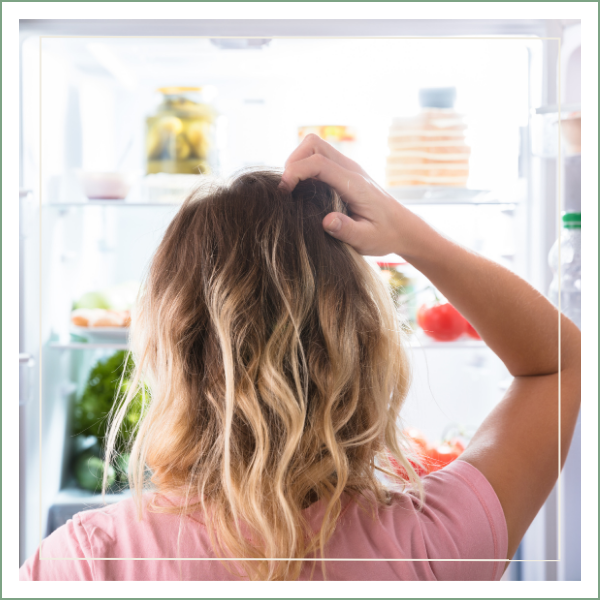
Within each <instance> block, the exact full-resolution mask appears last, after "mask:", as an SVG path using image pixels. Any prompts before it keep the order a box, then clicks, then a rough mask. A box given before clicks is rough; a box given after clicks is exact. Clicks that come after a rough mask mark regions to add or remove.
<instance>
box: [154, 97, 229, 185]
mask: <svg viewBox="0 0 600 600" xmlns="http://www.w3.org/2000/svg"><path fill="white" fill-rule="evenodd" d="M158 91H159V92H160V93H161V94H162V95H163V100H162V102H161V104H160V105H159V106H158V107H157V109H156V111H155V113H154V114H153V115H151V116H149V117H148V118H147V119H146V173H148V174H151V173H187V174H198V173H205V174H208V173H211V172H213V171H214V170H215V164H214V163H215V156H216V154H215V143H214V140H215V120H216V117H217V113H216V111H215V109H214V108H213V107H212V106H211V105H210V104H208V103H207V102H204V101H203V98H202V94H201V92H202V88H199V87H163V88H159V90H158Z"/></svg>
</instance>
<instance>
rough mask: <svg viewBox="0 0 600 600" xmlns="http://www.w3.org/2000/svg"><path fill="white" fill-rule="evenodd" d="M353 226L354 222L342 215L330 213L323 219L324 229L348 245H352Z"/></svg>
mask: <svg viewBox="0 0 600 600" xmlns="http://www.w3.org/2000/svg"><path fill="white" fill-rule="evenodd" d="M353 225H354V221H352V219H351V218H350V217H348V216H347V215H343V214H342V213H337V212H333V213H329V214H328V215H327V216H326V217H325V218H324V219H323V229H325V231H326V232H327V233H328V234H329V235H331V236H333V237H334V238H337V239H338V240H341V241H342V242H346V243H350V238H351V237H352V230H353Z"/></svg>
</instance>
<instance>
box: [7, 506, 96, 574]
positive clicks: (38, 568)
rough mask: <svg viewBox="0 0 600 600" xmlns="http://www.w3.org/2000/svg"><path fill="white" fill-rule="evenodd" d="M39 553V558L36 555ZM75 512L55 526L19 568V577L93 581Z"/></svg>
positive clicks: (78, 520) (89, 562)
mask: <svg viewBox="0 0 600 600" xmlns="http://www.w3.org/2000/svg"><path fill="white" fill-rule="evenodd" d="M40 554H41V558H40ZM90 556H91V552H90V546H89V542H88V539H87V534H86V532H85V529H84V528H83V526H82V524H81V521H80V519H79V515H75V516H74V517H73V519H72V520H69V521H67V523H66V524H65V525H63V526H62V527H59V528H58V529H57V530H56V531H54V532H53V533H51V534H50V535H49V536H48V537H47V538H46V539H44V540H42V543H41V546H40V547H39V548H38V549H37V550H36V551H35V553H34V554H33V555H32V556H31V557H30V558H28V559H27V561H25V563H24V564H23V566H22V567H21V568H20V569H19V579H20V580H21V581H93V580H94V576H93V566H92V565H93V561H91V560H88V557H90Z"/></svg>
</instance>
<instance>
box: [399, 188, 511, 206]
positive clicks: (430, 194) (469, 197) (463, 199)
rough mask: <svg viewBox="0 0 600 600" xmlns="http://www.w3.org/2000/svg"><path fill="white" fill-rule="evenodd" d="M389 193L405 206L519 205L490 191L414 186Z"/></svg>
mask: <svg viewBox="0 0 600 600" xmlns="http://www.w3.org/2000/svg"><path fill="white" fill-rule="evenodd" d="M387 192H388V193H389V194H390V195H392V196H393V197H394V198H396V200H399V201H400V202H402V203H403V204H438V205H439V204H449V205H454V204H472V205H506V204H518V200H501V199H499V198H498V196H497V195H496V194H494V193H492V192H491V191H489V190H472V189H469V188H459V187H443V186H435V187H432V186H412V187H396V188H388V189H387Z"/></svg>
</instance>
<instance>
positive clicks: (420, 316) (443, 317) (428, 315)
mask: <svg viewBox="0 0 600 600" xmlns="http://www.w3.org/2000/svg"><path fill="white" fill-rule="evenodd" d="M417 323H418V324H419V327H420V328H421V329H422V330H423V331H424V332H425V333H426V334H427V335H428V336H430V337H432V338H433V339H434V340H438V341H440V342H451V341H452V340H456V339H457V338H459V337H460V336H461V335H462V334H463V333H465V329H466V324H467V321H466V319H465V318H464V317H463V316H462V315H461V314H460V313H459V312H458V311H457V310H456V309H455V308H454V306H452V304H450V303H449V302H446V303H444V304H439V303H436V304H433V305H428V304H423V305H422V306H421V307H420V308H419V310H418V311H417Z"/></svg>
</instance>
